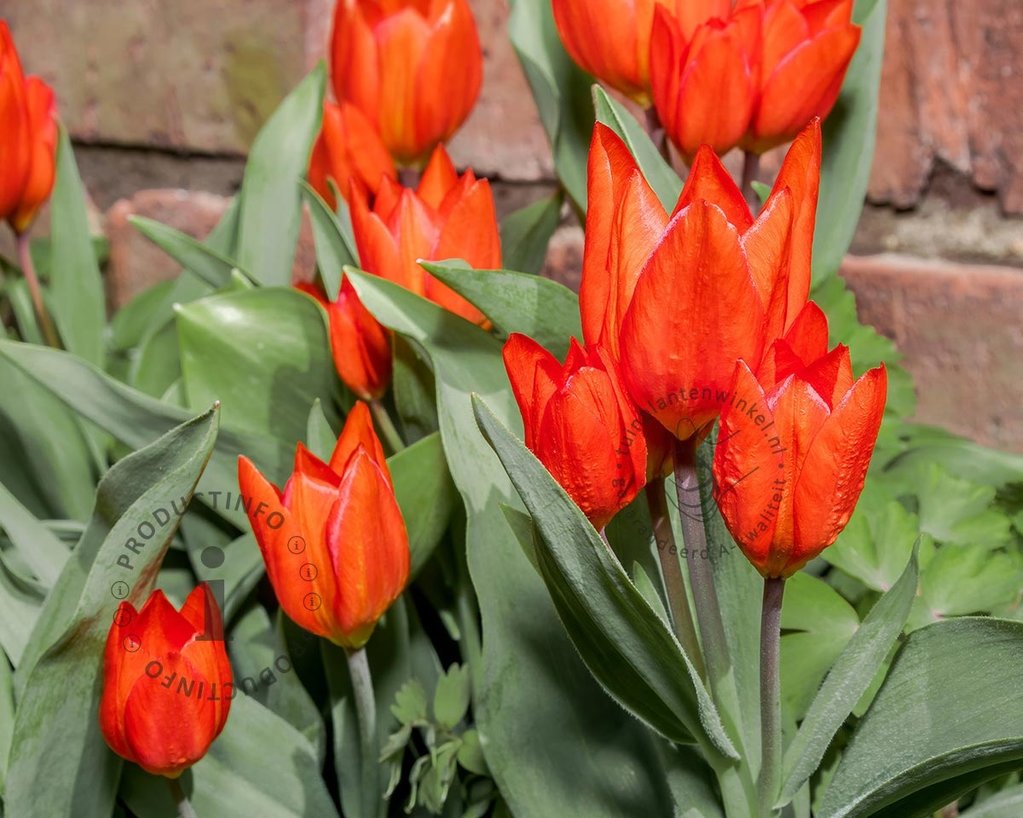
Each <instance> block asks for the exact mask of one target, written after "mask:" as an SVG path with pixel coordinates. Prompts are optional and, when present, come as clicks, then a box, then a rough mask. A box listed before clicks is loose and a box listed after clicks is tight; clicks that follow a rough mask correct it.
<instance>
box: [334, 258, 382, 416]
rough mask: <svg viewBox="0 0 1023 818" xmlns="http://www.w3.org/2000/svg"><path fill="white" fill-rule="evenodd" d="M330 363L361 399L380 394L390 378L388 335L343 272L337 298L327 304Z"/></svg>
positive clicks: (379, 395)
mask: <svg viewBox="0 0 1023 818" xmlns="http://www.w3.org/2000/svg"><path fill="white" fill-rule="evenodd" d="M327 314H328V316H329V317H330V348H331V353H332V356H333V358H334V367H335V369H337V373H338V375H339V376H340V378H341V380H342V381H344V383H345V385H346V386H347V387H348V388H349V389H351V390H352V391H353V392H354V393H355V394H356V396H357V397H359V398H360V399H362V400H374V399H378V398H380V397H382V396H383V394H384V393H385V392H386V391H387V385H388V384H389V383H390V381H391V336H390V333H389V332H388V331H387V330H386V329H384V327H383V326H381V325H380V323H379V322H378V321H377V320H376V319H375V318H374V317H373V314H372V313H371V312H370V311H369V310H367V309H366V307H365V306H363V303H362V301H360V300H359V296H358V294H357V293H356V292H355V287H354V286H353V285H352V282H351V281H350V280H349V278H348V276H345V277H344V278H343V279H342V280H341V291H340V292H339V293H338V298H337V301H333V302H331V303H330V304H328V305H327Z"/></svg>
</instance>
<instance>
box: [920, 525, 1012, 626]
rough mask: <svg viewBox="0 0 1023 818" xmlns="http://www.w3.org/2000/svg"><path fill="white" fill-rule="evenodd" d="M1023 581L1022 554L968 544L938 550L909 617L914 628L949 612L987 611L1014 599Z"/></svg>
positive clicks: (924, 572)
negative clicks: (989, 549)
mask: <svg viewBox="0 0 1023 818" xmlns="http://www.w3.org/2000/svg"><path fill="white" fill-rule="evenodd" d="M1021 582H1023V558H1021V557H1020V556H1019V555H1018V554H1015V553H1014V554H1006V553H995V554H992V553H989V552H988V551H986V550H984V549H982V548H977V547H968V546H957V545H945V546H942V547H941V548H939V549H937V551H935V553H934V556H933V557H932V558H931V560H930V561H929V562H928V563H927V565H926V566H925V567H924V569H923V572H922V574H921V577H920V596H919V598H918V599H917V600H916V605H915V606H914V608H913V615H912V617H911V619H910V623H911V626H912V627H914V628H919V627H922V626H923V625H926V624H928V623H930V622H936V621H938V620H939V619H943V618H945V617H949V616H963V615H964V614H975V613H987V612H989V611H991V610H992V609H993V608H996V607H998V606H999V605H1004V604H1006V603H1008V602H1011V601H1012V600H1013V599H1015V598H1016V596H1017V595H1018V594H1019V589H1020V585H1021Z"/></svg>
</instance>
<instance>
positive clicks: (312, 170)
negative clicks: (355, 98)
mask: <svg viewBox="0 0 1023 818" xmlns="http://www.w3.org/2000/svg"><path fill="white" fill-rule="evenodd" d="M385 176H386V177H388V178H390V179H392V180H394V179H397V178H398V172H397V171H396V170H395V168H394V160H393V159H391V154H390V153H388V152H387V147H386V146H385V145H384V143H383V141H382V140H381V139H380V134H378V133H377V131H376V128H375V127H374V126H373V123H372V122H370V121H369V120H368V119H367V118H366V115H365V114H364V113H362V111H360V110H359V109H358V108H356V107H355V106H354V105H350V104H348V103H346V102H343V103H341V104H340V105H335V104H334V103H333V102H325V103H324V104H323V127H322V128H321V129H320V135H319V137H317V139H316V144H315V145H314V146H313V152H312V155H311V157H310V159H309V184H310V185H311V186H312V188H313V190H315V191H316V192H317V193H319V194H320V196H322V197H323V198H324V200H325V201H326V202H327V203H328V204H329V205H330V206H331V208H337V198H336V197H335V195H334V191H333V190H332V189H331V184H330V183H331V182H333V184H334V187H335V188H337V191H338V192H339V193H340V194H341V195H342V196H347V195H348V191H349V189H350V188H351V186H352V182H353V181H354V182H356V183H358V184H359V185H362V187H364V188H365V189H366V190H368V191H369V192H370V193H376V191H377V189H378V188H379V187H380V181H381V180H382V179H383V177H385Z"/></svg>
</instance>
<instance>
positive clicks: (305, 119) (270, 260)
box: [232, 62, 327, 286]
mask: <svg viewBox="0 0 1023 818" xmlns="http://www.w3.org/2000/svg"><path fill="white" fill-rule="evenodd" d="M326 75H327V72H326V66H325V65H324V64H323V63H322V62H321V63H320V64H319V65H318V66H316V68H314V69H313V70H312V71H311V72H310V73H309V75H308V76H307V77H306V78H305V79H304V80H302V82H301V83H300V84H299V86H298V87H297V88H296V89H295V90H294V91H292V92H291V93H290V94H288V96H287V97H286V98H285V100H284V101H283V102H282V103H281V104H280V106H278V108H277V110H276V111H275V112H274V114H273V116H272V117H270V120H269V121H268V122H267V123H266V125H264V126H263V129H262V130H261V131H260V132H259V135H258V136H257V137H256V140H255V142H253V143H252V150H251V151H250V152H249V159H248V162H247V163H246V165H245V176H244V178H243V179H242V189H241V191H240V192H239V194H238V200H239V205H238V208H239V212H238V239H237V250H236V252H235V253H234V254H233V256H232V258H236V259H238V266H240V267H241V268H242V269H243V270H245V271H247V272H248V273H250V274H251V275H252V277H253V278H254V279H255V280H256V281H258V282H259V283H260V284H267V285H273V284H277V285H280V286H287V285H288V284H290V283H291V265H292V261H293V260H294V255H295V245H296V243H297V242H298V231H299V226H300V224H301V218H302V196H301V192H300V190H299V187H298V182H299V180H300V179H302V178H303V177H304V176H305V172H306V168H307V167H308V166H309V153H310V151H311V150H312V147H313V142H314V140H315V139H316V136H317V134H318V133H319V131H320V120H321V118H322V116H323V92H324V87H325V85H326Z"/></svg>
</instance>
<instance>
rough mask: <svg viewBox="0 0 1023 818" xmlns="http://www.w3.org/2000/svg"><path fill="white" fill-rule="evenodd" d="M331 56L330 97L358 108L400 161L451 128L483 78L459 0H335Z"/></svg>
mask: <svg viewBox="0 0 1023 818" xmlns="http://www.w3.org/2000/svg"><path fill="white" fill-rule="evenodd" d="M330 56H331V78H332V80H333V84H334V94H335V96H336V97H337V98H338V100H342V101H346V102H351V103H352V104H353V105H355V106H357V107H358V108H359V109H361V110H362V112H363V113H365V114H366V116H367V117H369V119H370V121H371V122H373V123H374V125H375V126H376V128H377V130H378V131H379V132H380V135H381V137H383V141H384V144H385V145H387V148H388V150H390V152H391V154H392V155H393V156H394V158H395V159H396V160H397V161H398V162H399V163H401V164H404V165H418V164H419V163H420V162H422V161H423V160H425V159H426V158H427V157H428V156H429V155H430V152H431V151H432V150H433V149H434V147H436V146H437V145H438V144H439V143H441V142H445V141H446V140H447V139H449V138H450V137H451V135H452V134H454V132H455V131H456V130H458V127H459V126H460V125H461V124H462V122H464V121H465V118H466V117H467V116H468V115H469V112H470V111H471V110H472V107H473V105H475V103H476V98H477V97H478V96H479V91H480V86H481V84H482V81H483V55H482V52H481V50H480V42H479V35H478V34H477V32H476V23H475V21H474V20H473V17H472V12H471V11H470V9H469V5H468V3H467V2H466V0H338V3H337V7H336V9H335V12H334V30H333V34H332V37H331V46H330Z"/></svg>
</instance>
